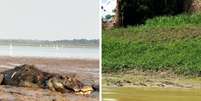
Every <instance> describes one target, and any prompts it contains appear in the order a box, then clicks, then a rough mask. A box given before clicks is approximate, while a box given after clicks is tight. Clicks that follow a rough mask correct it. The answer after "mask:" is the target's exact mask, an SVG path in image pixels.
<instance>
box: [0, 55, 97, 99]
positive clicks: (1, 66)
mask: <svg viewBox="0 0 201 101" xmlns="http://www.w3.org/2000/svg"><path fill="white" fill-rule="evenodd" d="M20 64H33V65H35V66H36V67H37V68H38V69H40V70H43V71H45V72H50V73H59V74H69V75H73V76H75V77H76V78H77V79H79V80H81V81H82V82H83V83H85V84H93V83H98V81H99V62H98V60H76V59H74V60H71V59H61V58H60V59H57V58H31V57H5V56H4V57H0V72H2V71H5V70H8V69H11V68H14V67H15V66H16V65H20ZM0 95H1V96H0V100H1V101H98V95H99V93H98V92H94V93H93V94H92V95H90V96H80V95H74V94H68V93H65V94H62V93H59V92H52V91H49V90H47V89H36V88H34V89H33V88H24V87H13V86H3V85H1V86H0Z"/></svg>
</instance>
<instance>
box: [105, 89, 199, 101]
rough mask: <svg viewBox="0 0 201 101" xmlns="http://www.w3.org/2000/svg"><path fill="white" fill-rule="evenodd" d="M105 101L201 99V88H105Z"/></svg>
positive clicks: (193, 100)
mask: <svg viewBox="0 0 201 101" xmlns="http://www.w3.org/2000/svg"><path fill="white" fill-rule="evenodd" d="M103 101H201V89H172V88H171V89H169V88H164V89H162V88H160V89H159V88H103Z"/></svg>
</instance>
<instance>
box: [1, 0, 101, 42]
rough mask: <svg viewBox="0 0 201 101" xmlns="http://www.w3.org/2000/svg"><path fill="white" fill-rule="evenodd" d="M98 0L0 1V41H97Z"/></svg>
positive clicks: (98, 29)
mask: <svg viewBox="0 0 201 101" xmlns="http://www.w3.org/2000/svg"><path fill="white" fill-rule="evenodd" d="M100 30H101V29H100V18H99V1H98V0H0V39H36V40H60V39H62V40H63V39H80V38H86V39H98V38H99V34H100Z"/></svg>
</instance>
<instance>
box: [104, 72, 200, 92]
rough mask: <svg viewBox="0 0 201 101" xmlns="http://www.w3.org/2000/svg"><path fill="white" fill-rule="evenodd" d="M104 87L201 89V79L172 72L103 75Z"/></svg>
mask: <svg viewBox="0 0 201 101" xmlns="http://www.w3.org/2000/svg"><path fill="white" fill-rule="evenodd" d="M102 82H103V84H102V85H103V87H131V88H181V89H201V77H189V76H183V75H176V74H173V73H171V72H170V71H163V72H150V71H147V72H143V71H137V70H132V71H129V72H122V73H103V78H102Z"/></svg>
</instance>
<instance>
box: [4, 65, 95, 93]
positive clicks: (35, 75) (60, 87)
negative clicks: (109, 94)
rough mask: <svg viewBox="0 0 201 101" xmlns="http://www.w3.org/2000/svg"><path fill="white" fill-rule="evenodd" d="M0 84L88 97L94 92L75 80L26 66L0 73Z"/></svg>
mask: <svg viewBox="0 0 201 101" xmlns="http://www.w3.org/2000/svg"><path fill="white" fill-rule="evenodd" d="M0 84H2V85H12V86H19V87H40V88H48V89H50V90H52V91H58V92H61V93H65V92H73V93H75V94H80V95H89V94H91V93H92V92H93V91H94V89H93V87H92V86H87V85H84V84H83V83H81V82H80V81H79V80H77V79H75V78H71V77H68V76H63V75H59V74H50V73H47V72H43V71H40V70H38V69H37V68H35V67H34V66H33V65H26V64H25V65H21V66H17V67H15V68H14V69H10V70H7V71H4V72H2V73H0Z"/></svg>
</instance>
